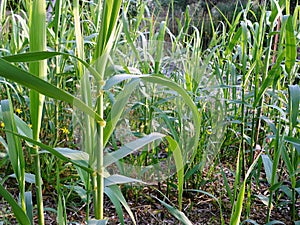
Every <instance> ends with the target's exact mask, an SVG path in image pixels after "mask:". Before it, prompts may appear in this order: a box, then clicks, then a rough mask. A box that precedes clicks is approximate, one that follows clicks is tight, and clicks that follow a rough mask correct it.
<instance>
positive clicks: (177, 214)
mask: <svg viewBox="0 0 300 225" xmlns="http://www.w3.org/2000/svg"><path fill="white" fill-rule="evenodd" d="M152 197H153V198H155V199H157V200H158V201H159V202H160V203H161V204H162V205H163V206H164V207H166V208H167V210H168V211H169V212H170V213H171V215H172V216H174V217H175V218H176V219H177V220H179V221H180V222H181V223H183V224H184V225H193V223H192V222H191V221H190V220H189V219H188V218H187V217H186V215H185V214H184V213H183V212H180V211H179V210H178V209H176V208H174V207H173V206H171V205H169V204H168V203H166V202H164V201H162V200H160V199H159V198H157V197H155V196H152Z"/></svg>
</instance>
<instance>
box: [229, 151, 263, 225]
mask: <svg viewBox="0 0 300 225" xmlns="http://www.w3.org/2000/svg"><path fill="white" fill-rule="evenodd" d="M260 156H261V154H259V155H258V156H257V157H256V159H255V160H254V161H253V163H252V164H251V166H250V167H249V169H248V171H247V173H246V176H245V179H244V181H243V183H242V185H241V188H240V192H239V194H238V197H237V200H236V203H235V205H234V207H233V208H232V214H231V217H230V225H239V223H240V220H241V215H242V210H243V201H244V198H245V189H246V182H247V179H248V177H249V175H250V173H251V172H252V170H253V168H254V166H255V165H256V163H257V161H258V159H259V158H260Z"/></svg>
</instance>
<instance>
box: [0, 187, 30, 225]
mask: <svg viewBox="0 0 300 225" xmlns="http://www.w3.org/2000/svg"><path fill="white" fill-rule="evenodd" d="M0 195H2V197H3V198H4V199H5V200H6V201H7V202H8V203H9V205H10V206H11V208H12V210H13V212H14V215H15V217H16V219H17V220H18V222H19V224H21V225H31V223H30V220H29V219H28V217H27V215H26V213H25V212H24V211H23V210H22V208H21V207H20V206H19V205H18V203H17V202H16V200H15V199H14V198H13V197H12V195H11V194H10V193H9V192H8V191H7V190H6V189H5V188H4V187H3V185H2V184H1V183H0Z"/></svg>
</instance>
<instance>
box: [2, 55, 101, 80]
mask: <svg viewBox="0 0 300 225" xmlns="http://www.w3.org/2000/svg"><path fill="white" fill-rule="evenodd" d="M55 56H64V57H66V58H67V57H71V58H75V59H76V60H78V61H79V62H80V63H82V64H83V65H84V66H85V67H86V68H87V69H88V71H89V72H90V73H91V74H92V75H93V76H94V78H95V79H96V80H97V81H99V80H100V79H101V77H100V74H99V73H98V72H97V71H96V70H95V69H94V68H93V67H92V66H90V65H89V64H88V63H87V62H85V61H83V60H82V59H80V58H79V57H76V56H74V55H71V54H68V53H64V52H49V51H36V52H28V53H21V54H16V55H10V56H4V57H2V59H4V60H6V61H8V62H35V61H40V60H44V59H49V58H53V57H55Z"/></svg>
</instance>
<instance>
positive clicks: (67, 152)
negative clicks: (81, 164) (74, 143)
mask: <svg viewBox="0 0 300 225" xmlns="http://www.w3.org/2000/svg"><path fill="white" fill-rule="evenodd" d="M54 149H55V150H56V151H57V152H59V153H61V154H62V155H64V156H65V157H68V158H69V159H71V160H82V161H86V162H88V161H89V155H88V154H87V153H86V152H83V151H79V150H73V149H70V148H60V147H58V148H54Z"/></svg>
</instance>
